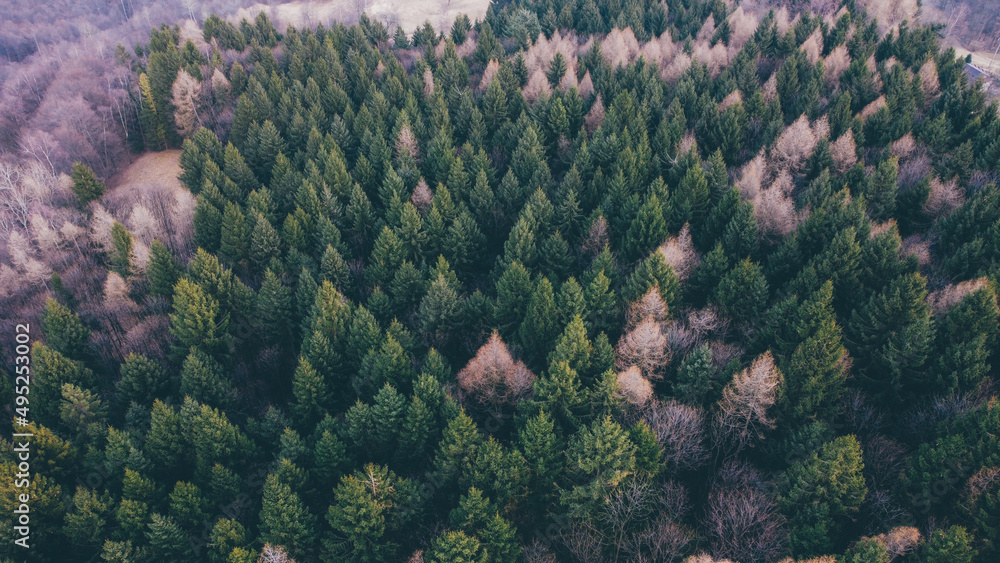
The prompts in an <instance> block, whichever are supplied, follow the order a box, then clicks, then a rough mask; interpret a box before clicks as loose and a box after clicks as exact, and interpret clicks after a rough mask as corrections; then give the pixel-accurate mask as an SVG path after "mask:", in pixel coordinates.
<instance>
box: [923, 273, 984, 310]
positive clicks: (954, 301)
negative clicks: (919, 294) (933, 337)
mask: <svg viewBox="0 0 1000 563" xmlns="http://www.w3.org/2000/svg"><path fill="white" fill-rule="evenodd" d="M989 283H990V280H989V279H987V278H977V279H974V280H966V281H963V282H959V283H953V284H949V285H946V286H945V287H942V288H941V289H939V290H937V291H935V292H933V293H931V294H930V295H928V296H927V303H928V304H929V305H930V306H931V310H932V311H934V315H935V316H937V317H939V318H940V317H944V316H945V315H946V314H947V313H948V311H949V310H950V309H951V308H952V307H954V306H955V305H958V304H959V303H961V302H962V300H963V299H965V296H966V295H969V294H970V293H975V292H977V291H979V290H980V289H983V288H984V287H987V286H988V285H989Z"/></svg>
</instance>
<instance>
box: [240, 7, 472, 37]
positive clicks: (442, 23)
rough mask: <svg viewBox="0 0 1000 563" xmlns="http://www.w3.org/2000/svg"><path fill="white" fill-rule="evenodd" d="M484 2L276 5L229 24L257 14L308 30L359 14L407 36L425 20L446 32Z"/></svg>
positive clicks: (248, 11)
mask: <svg viewBox="0 0 1000 563" xmlns="http://www.w3.org/2000/svg"><path fill="white" fill-rule="evenodd" d="M488 7H489V1H488V0H408V1H406V2H401V1H400V0H370V1H369V0H333V1H330V2H289V3H287V4H281V5H278V6H268V5H266V4H256V5H254V6H251V7H249V8H243V9H240V10H239V11H238V12H236V13H235V14H234V15H232V16H231V17H229V18H228V19H230V20H231V21H239V20H241V19H243V18H247V19H248V20H252V19H253V18H254V17H255V16H256V15H257V14H258V13H259V12H265V13H266V14H267V15H268V17H270V18H271V20H272V21H273V22H274V23H275V25H276V26H277V27H278V28H279V29H283V28H285V27H287V26H289V25H294V26H295V27H312V26H315V25H316V24H318V23H323V24H324V25H327V24H329V23H330V22H331V21H333V20H337V21H342V22H344V23H353V22H356V21H357V20H358V17H359V16H360V14H361V13H362V12H365V13H367V14H368V16H369V17H372V18H375V19H378V20H379V21H382V22H383V23H385V24H386V25H387V26H389V28H390V30H391V29H394V28H395V26H397V25H400V26H402V27H403V29H404V30H406V32H407V33H412V32H413V30H415V29H416V28H417V27H418V26H421V25H423V24H424V22H425V21H429V22H431V25H433V26H434V28H435V29H437V30H438V31H448V30H449V29H451V23H452V21H454V19H455V16H457V15H458V14H462V13H464V14H466V15H468V16H469V19H471V20H472V21H475V20H477V19H482V18H483V16H485V15H486V9H487V8H488Z"/></svg>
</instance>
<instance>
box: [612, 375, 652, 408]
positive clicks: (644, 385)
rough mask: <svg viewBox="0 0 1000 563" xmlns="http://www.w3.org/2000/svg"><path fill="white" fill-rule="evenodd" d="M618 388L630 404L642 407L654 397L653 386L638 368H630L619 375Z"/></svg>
mask: <svg viewBox="0 0 1000 563" xmlns="http://www.w3.org/2000/svg"><path fill="white" fill-rule="evenodd" d="M618 388H619V390H620V392H621V394H622V396H623V397H624V398H625V400H626V401H628V402H629V403H631V404H633V405H636V406H642V405H645V404H646V403H647V402H648V401H649V399H650V397H652V396H653V385H652V384H651V383H650V382H649V380H648V379H646V378H645V377H643V376H642V370H640V369H639V368H638V366H630V367H629V368H628V369H626V370H625V371H623V372H621V373H619V374H618Z"/></svg>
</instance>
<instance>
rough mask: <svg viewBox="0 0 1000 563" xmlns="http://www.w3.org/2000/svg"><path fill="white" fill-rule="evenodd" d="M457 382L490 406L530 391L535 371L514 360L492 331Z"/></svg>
mask: <svg viewBox="0 0 1000 563" xmlns="http://www.w3.org/2000/svg"><path fill="white" fill-rule="evenodd" d="M457 380H458V385H459V387H460V388H461V389H462V391H463V392H464V393H467V394H469V395H472V396H475V397H476V399H477V400H478V401H479V402H481V403H483V404H486V405H489V406H491V407H494V408H495V407H497V406H499V405H500V404H512V403H515V402H517V401H518V400H520V399H522V398H523V397H525V396H527V395H528V394H529V393H531V388H532V384H533V383H534V381H535V374H533V373H531V371H529V370H528V368H527V367H525V365H524V363H523V362H520V361H515V360H514V358H513V357H512V356H511V355H510V351H509V350H508V349H507V345H506V344H504V343H503V341H502V340H501V339H500V335H499V334H498V333H497V332H496V331H494V332H493V335H492V336H490V339H489V340H488V341H487V342H486V344H483V346H482V347H481V348H480V349H479V351H478V352H476V355H475V356H474V357H473V358H472V359H471V360H469V363H468V364H466V366H465V367H464V368H462V371H460V372H458V376H457Z"/></svg>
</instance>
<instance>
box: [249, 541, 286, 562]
mask: <svg viewBox="0 0 1000 563" xmlns="http://www.w3.org/2000/svg"><path fill="white" fill-rule="evenodd" d="M257 563H295V560H294V559H292V558H291V556H289V555H288V553H287V552H286V551H285V548H283V547H281V546H280V545H271V544H269V543H266V544H264V549H262V550H261V551H260V559H258V560H257Z"/></svg>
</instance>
